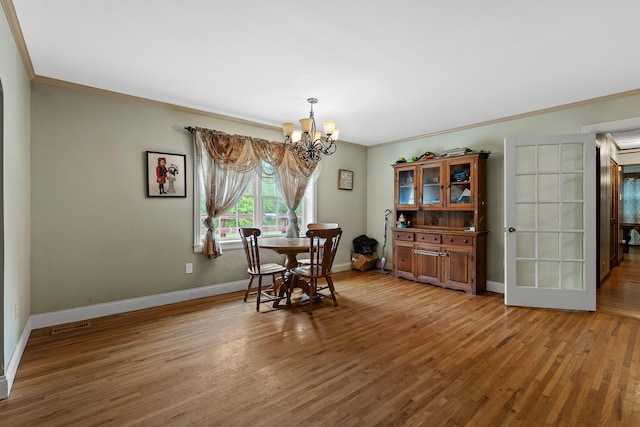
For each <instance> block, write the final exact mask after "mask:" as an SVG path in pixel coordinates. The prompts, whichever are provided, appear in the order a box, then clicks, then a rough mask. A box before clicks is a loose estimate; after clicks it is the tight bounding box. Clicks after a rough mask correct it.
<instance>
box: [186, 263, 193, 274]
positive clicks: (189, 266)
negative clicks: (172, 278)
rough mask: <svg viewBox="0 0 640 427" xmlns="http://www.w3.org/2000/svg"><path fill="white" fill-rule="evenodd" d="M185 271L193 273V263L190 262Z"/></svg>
mask: <svg viewBox="0 0 640 427" xmlns="http://www.w3.org/2000/svg"><path fill="white" fill-rule="evenodd" d="M185 273H187V274H191V273H193V264H191V263H190V262H188V263H187V265H186V267H185Z"/></svg>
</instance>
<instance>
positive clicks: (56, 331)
mask: <svg viewBox="0 0 640 427" xmlns="http://www.w3.org/2000/svg"><path fill="white" fill-rule="evenodd" d="M90 327H91V322H79V323H70V324H68V325H63V326H58V327H56V328H53V329H52V330H51V335H56V334H62V333H64V332H71V331H75V330H77V329H86V328H90Z"/></svg>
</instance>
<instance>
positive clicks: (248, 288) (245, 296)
mask: <svg viewBox="0 0 640 427" xmlns="http://www.w3.org/2000/svg"><path fill="white" fill-rule="evenodd" d="M252 283H253V276H251V279H249V286H247V291H246V292H245V293H244V302H247V298H249V292H251V284H252Z"/></svg>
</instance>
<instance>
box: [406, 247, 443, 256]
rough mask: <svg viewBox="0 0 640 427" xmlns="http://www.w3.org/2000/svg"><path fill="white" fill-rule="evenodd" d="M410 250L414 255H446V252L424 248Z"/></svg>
mask: <svg viewBox="0 0 640 427" xmlns="http://www.w3.org/2000/svg"><path fill="white" fill-rule="evenodd" d="M412 252H413V253H414V254H416V255H427V256H447V253H446V252H436V251H425V250H424V249H413V250H412Z"/></svg>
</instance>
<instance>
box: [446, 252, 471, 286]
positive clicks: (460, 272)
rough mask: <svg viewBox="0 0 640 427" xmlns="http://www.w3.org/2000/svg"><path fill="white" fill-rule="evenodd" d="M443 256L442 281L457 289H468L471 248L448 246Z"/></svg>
mask: <svg viewBox="0 0 640 427" xmlns="http://www.w3.org/2000/svg"><path fill="white" fill-rule="evenodd" d="M445 252H446V253H447V255H446V257H444V271H443V274H444V278H443V279H444V283H445V285H446V286H451V287H454V288H457V289H465V290H469V289H470V288H471V285H472V283H473V282H474V281H475V279H474V278H473V271H474V269H473V262H472V261H471V254H472V248H470V247H459V248H458V247H448V248H446V250H445Z"/></svg>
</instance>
